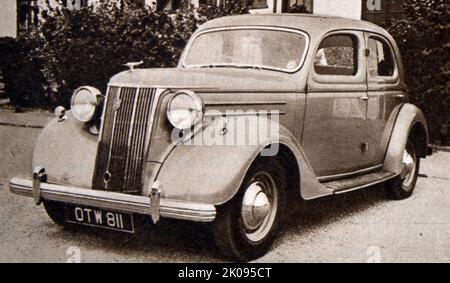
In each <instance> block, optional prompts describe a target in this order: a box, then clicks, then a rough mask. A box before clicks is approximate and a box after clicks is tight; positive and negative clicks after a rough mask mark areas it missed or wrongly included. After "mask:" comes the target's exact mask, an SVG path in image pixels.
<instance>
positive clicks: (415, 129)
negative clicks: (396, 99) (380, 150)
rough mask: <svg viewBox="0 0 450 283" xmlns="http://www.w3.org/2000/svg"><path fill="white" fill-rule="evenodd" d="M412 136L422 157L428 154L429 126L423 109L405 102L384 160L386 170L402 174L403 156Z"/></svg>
mask: <svg viewBox="0 0 450 283" xmlns="http://www.w3.org/2000/svg"><path fill="white" fill-rule="evenodd" d="M410 137H412V138H413V139H414V141H415V142H417V145H418V148H417V149H418V152H419V156H420V157H421V158H424V157H426V156H427V151H428V126H427V121H426V119H425V116H424V114H423V113H422V111H421V110H420V109H419V108H417V107H416V106H415V105H412V104H405V105H403V107H402V108H401V109H400V112H399V114H398V117H397V120H396V123H395V125H394V128H393V130H392V134H391V138H390V141H389V144H388V149H387V152H386V158H385V161H384V170H387V171H391V172H394V173H397V174H400V173H401V171H402V157H403V152H404V150H405V147H406V143H407V142H408V139H409V138H410Z"/></svg>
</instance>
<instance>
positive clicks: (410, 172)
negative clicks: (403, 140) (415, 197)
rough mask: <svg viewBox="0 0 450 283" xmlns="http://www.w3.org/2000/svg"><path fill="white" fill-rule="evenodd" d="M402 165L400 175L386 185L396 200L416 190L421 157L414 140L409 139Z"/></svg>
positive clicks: (406, 196) (405, 197) (408, 195)
mask: <svg viewBox="0 0 450 283" xmlns="http://www.w3.org/2000/svg"><path fill="white" fill-rule="evenodd" d="M402 167H403V168H402V173H401V174H400V176H398V177H396V178H394V179H392V180H391V181H389V182H388V183H387V185H386V188H387V192H388V194H389V196H390V197H391V198H393V199H395V200H403V199H407V198H409V197H410V196H411V195H412V194H413V192H414V189H415V187H416V183H417V179H418V177H419V169H420V158H419V157H418V155H417V148H416V146H415V144H414V143H413V142H412V141H408V143H407V144H406V148H405V151H404V152H403V160H402Z"/></svg>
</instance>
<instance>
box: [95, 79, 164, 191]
mask: <svg viewBox="0 0 450 283" xmlns="http://www.w3.org/2000/svg"><path fill="white" fill-rule="evenodd" d="M155 91H156V90H155V89H152V88H140V89H139V88H119V87H111V88H110V90H109V93H108V98H107V104H106V107H105V109H104V111H106V112H105V115H104V121H103V131H102V133H101V140H100V143H99V147H98V150H97V159H96V166H95V168H96V169H95V174H94V181H93V188H94V189H96V190H107V191H114V192H122V193H128V194H138V193H139V192H140V191H141V189H142V186H143V175H142V173H143V172H142V171H143V167H144V162H145V153H146V152H145V151H146V148H147V145H146V140H147V139H146V138H147V136H148V134H149V132H148V131H149V130H150V129H149V121H150V115H151V109H152V104H153V100H154V96H155Z"/></svg>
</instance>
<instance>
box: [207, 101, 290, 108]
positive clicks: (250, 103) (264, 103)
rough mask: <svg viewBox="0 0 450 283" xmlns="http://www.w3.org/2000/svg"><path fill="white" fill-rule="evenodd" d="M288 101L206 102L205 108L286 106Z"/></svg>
mask: <svg viewBox="0 0 450 283" xmlns="http://www.w3.org/2000/svg"><path fill="white" fill-rule="evenodd" d="M286 104H287V102H286V101H255V102H244V101H230V102H205V106H206V107H207V106H253V105H258V106H259V105H286Z"/></svg>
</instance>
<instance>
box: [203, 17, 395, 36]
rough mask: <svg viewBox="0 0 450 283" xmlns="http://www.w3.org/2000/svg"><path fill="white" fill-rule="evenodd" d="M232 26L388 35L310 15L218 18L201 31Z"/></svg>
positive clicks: (346, 21)
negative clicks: (344, 30)
mask: <svg viewBox="0 0 450 283" xmlns="http://www.w3.org/2000/svg"><path fill="white" fill-rule="evenodd" d="M230 26H274V27H284V28H294V29H300V30H303V31H305V32H308V33H310V34H314V33H317V34H323V33H326V32H328V31H331V30H338V29H353V30H355V29H356V30H365V31H370V32H375V33H380V34H385V35H386V34H387V32H386V30H384V29H383V28H381V27H379V26H377V25H375V24H372V23H369V22H366V21H361V20H352V19H347V18H339V17H329V16H319V15H308V14H250V15H239V16H228V17H222V18H217V19H215V20H212V21H209V22H207V23H205V24H203V25H202V26H201V27H200V28H199V30H206V29H213V28H220V27H230Z"/></svg>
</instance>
